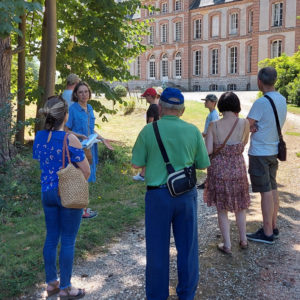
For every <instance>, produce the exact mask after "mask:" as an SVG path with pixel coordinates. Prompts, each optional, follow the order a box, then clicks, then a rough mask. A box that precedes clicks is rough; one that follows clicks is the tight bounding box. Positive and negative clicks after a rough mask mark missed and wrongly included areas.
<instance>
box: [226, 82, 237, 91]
mask: <svg viewBox="0 0 300 300" xmlns="http://www.w3.org/2000/svg"><path fill="white" fill-rule="evenodd" d="M227 91H236V84H235V83H231V84H228V85H227Z"/></svg>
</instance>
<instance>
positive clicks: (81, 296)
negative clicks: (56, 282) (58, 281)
mask: <svg viewBox="0 0 300 300" xmlns="http://www.w3.org/2000/svg"><path fill="white" fill-rule="evenodd" d="M71 290H72V287H71V286H69V287H67V288H66V289H64V290H63V291H65V292H66V293H67V294H66V295H63V296H60V295H59V298H60V299H65V300H69V299H80V298H83V297H84V296H85V290H84V289H78V293H77V294H76V295H71V294H70V292H71Z"/></svg>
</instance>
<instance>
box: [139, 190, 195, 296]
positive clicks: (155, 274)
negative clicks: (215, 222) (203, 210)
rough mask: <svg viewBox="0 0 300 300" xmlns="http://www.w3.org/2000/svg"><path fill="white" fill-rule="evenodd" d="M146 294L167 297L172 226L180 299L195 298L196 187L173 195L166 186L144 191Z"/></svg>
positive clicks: (177, 289) (177, 290)
mask: <svg viewBox="0 0 300 300" xmlns="http://www.w3.org/2000/svg"><path fill="white" fill-rule="evenodd" d="M145 201H146V213H145V226H146V259H147V263H146V296H147V299H148V300H166V299H167V298H168V296H169V261H170V235H171V226H172V229H173V235H174V240H175V245H176V249H177V272H178V285H177V288H176V292H177V295H178V298H179V299H180V300H192V299H194V296H195V293H196V289H197V285H198V280H199V265H198V234H197V191H196V189H195V188H194V189H193V190H191V191H189V192H187V193H185V194H183V195H181V196H178V197H174V198H173V197H172V196H171V195H170V193H169V191H168V189H167V188H160V189H155V190H149V191H147V193H146V197H145Z"/></svg>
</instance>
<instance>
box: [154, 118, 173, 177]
mask: <svg viewBox="0 0 300 300" xmlns="http://www.w3.org/2000/svg"><path fill="white" fill-rule="evenodd" d="M152 125H153V129H154V133H155V137H156V140H157V143H158V146H159V149H160V152H161V155H162V157H163V159H164V161H165V163H166V168H167V171H168V173H169V174H172V173H174V172H175V170H174V168H173V166H172V164H171V163H170V161H169V157H168V154H167V152H166V149H165V147H164V144H163V142H162V140H161V137H160V134H159V130H158V126H157V122H156V121H155V122H152Z"/></svg>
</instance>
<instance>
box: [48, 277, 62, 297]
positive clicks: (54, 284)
mask: <svg viewBox="0 0 300 300" xmlns="http://www.w3.org/2000/svg"><path fill="white" fill-rule="evenodd" d="M49 286H50V287H52V288H53V289H51V290H47V298H49V297H51V296H53V295H55V294H57V293H58V292H59V291H60V289H59V282H58V281H53V282H49V283H48V287H49Z"/></svg>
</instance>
